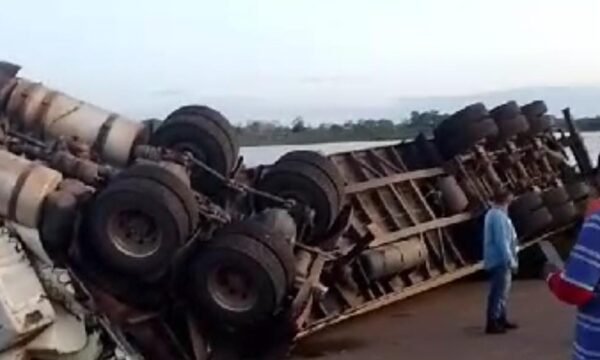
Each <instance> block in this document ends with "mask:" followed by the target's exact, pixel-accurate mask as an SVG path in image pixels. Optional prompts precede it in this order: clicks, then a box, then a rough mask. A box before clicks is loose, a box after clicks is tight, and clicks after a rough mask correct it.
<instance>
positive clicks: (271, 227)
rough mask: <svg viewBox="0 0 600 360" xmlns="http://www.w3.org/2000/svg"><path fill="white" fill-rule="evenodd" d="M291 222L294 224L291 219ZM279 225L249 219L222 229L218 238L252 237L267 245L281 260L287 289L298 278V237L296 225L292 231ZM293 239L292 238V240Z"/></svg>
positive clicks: (286, 226)
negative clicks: (295, 244) (228, 236)
mask: <svg viewBox="0 0 600 360" xmlns="http://www.w3.org/2000/svg"><path fill="white" fill-rule="evenodd" d="M265 211H282V212H285V210H278V209H268V210H265ZM288 217H289V215H288ZM289 220H291V221H292V223H293V222H294V221H293V220H292V219H291V217H289ZM277 225H278V224H263V223H261V222H260V221H258V219H255V218H249V219H246V220H244V221H240V222H234V223H230V224H227V225H226V226H225V227H223V228H221V229H220V230H219V231H218V232H217V234H216V236H217V237H226V236H227V235H236V234H237V235H243V236H246V237H250V238H252V239H254V240H255V241H258V242H260V243H262V244H263V245H265V246H266V247H267V248H268V249H269V250H270V251H271V252H272V253H273V255H275V257H276V258H277V259H278V260H279V263H280V265H281V267H282V268H283V269H284V271H285V278H286V284H287V287H288V288H289V287H291V286H292V285H293V283H294V280H295V278H296V259H295V257H294V249H293V244H292V243H291V242H290V240H291V241H293V240H294V239H293V238H295V237H296V225H295V224H293V229H290V228H289V226H288V225H290V224H288V223H287V221H286V223H282V224H281V226H280V227H278V226H277ZM290 237H291V238H290Z"/></svg>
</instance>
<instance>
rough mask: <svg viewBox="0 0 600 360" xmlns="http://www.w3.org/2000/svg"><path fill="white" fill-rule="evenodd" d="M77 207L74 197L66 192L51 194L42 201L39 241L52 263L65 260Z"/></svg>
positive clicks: (72, 232)
mask: <svg viewBox="0 0 600 360" xmlns="http://www.w3.org/2000/svg"><path fill="white" fill-rule="evenodd" d="M77 205H78V204H77V199H76V198H75V196H74V195H73V194H72V193H70V192H68V191H66V190H59V191H55V192H52V193H50V194H49V195H48V196H47V197H46V199H45V200H44V205H43V207H42V222H41V225H40V229H39V231H40V239H41V241H42V245H43V246H44V249H45V250H46V251H47V252H48V254H49V255H50V256H51V257H52V259H53V260H54V261H56V260H57V259H60V260H61V261H62V260H65V259H66V255H67V253H68V250H69V247H70V245H71V240H73V235H74V233H75V223H76V221H77V216H78V214H79V213H78V211H77V210H78V209H77Z"/></svg>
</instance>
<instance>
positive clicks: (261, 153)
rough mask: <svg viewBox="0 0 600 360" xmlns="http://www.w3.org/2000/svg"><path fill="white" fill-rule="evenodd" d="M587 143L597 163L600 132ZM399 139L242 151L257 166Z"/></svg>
mask: <svg viewBox="0 0 600 360" xmlns="http://www.w3.org/2000/svg"><path fill="white" fill-rule="evenodd" d="M583 138H584V141H585V144H586V145H587V148H588V151H589V153H590V156H591V159H592V162H593V164H595V163H596V159H597V158H598V153H600V132H586V133H584V134H583ZM397 142H398V141H395V140H391V141H357V142H340V143H328V144H309V145H268V146H251V147H243V148H242V149H241V151H240V153H241V155H242V156H243V157H244V162H245V164H246V165H247V166H256V165H259V164H265V165H266V164H271V163H273V162H274V161H275V160H277V158H279V157H280V156H281V155H283V154H285V153H286V152H288V151H292V150H317V151H322V152H323V153H325V154H327V155H329V154H333V153H338V152H344V151H350V150H360V149H365V148H369V147H375V146H385V145H391V144H395V143H397Z"/></svg>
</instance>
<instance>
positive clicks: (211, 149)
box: [150, 112, 237, 194]
mask: <svg viewBox="0 0 600 360" xmlns="http://www.w3.org/2000/svg"><path fill="white" fill-rule="evenodd" d="M217 123H220V122H219V121H218V119H215V118H212V117H207V116H201V115H197V114H192V113H187V112H183V113H179V114H175V115H173V114H171V115H169V117H167V120H165V121H164V123H163V124H162V125H161V126H160V127H159V128H158V130H156V132H155V133H154V134H153V135H152V137H151V138H150V143H151V144H152V145H155V146H163V147H166V148H170V149H173V150H177V151H189V152H190V153H192V154H193V155H194V156H195V157H196V158H197V159H198V160H200V161H202V162H204V163H205V164H206V165H208V166H209V167H211V168H212V169H214V170H215V171H216V172H218V173H219V174H221V175H222V176H224V177H226V178H229V176H230V173H231V170H232V168H233V166H234V164H235V161H236V159H237V152H234V151H232V149H235V148H237V143H236V144H233V143H232V140H231V139H230V138H229V137H228V135H227V134H226V133H225V132H224V131H223V130H222V128H221V126H220V125H218V124H217ZM192 186H193V187H194V188H195V189H198V190H200V191H201V192H205V193H207V194H215V193H216V192H217V191H218V189H219V188H220V187H221V183H220V181H219V180H218V179H215V178H214V177H213V176H211V175H209V174H206V173H205V171H202V170H201V169H197V170H196V171H194V172H193V173H192Z"/></svg>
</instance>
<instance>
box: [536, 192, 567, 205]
mask: <svg viewBox="0 0 600 360" xmlns="http://www.w3.org/2000/svg"><path fill="white" fill-rule="evenodd" d="M542 199H543V200H544V205H546V206H547V207H549V208H551V207H554V206H557V205H562V204H564V203H566V202H568V201H569V194H568V193H567V191H566V190H565V188H563V187H555V188H551V189H548V190H545V191H544V192H542Z"/></svg>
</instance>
